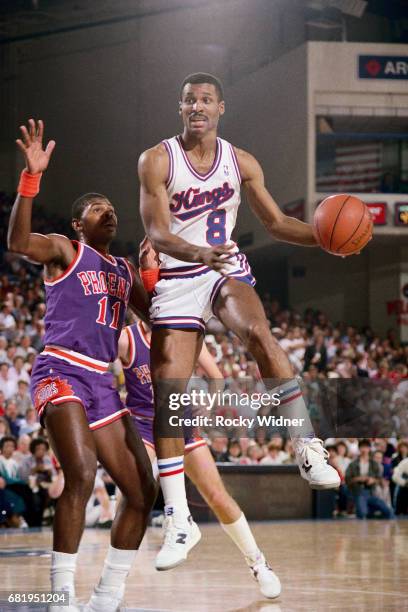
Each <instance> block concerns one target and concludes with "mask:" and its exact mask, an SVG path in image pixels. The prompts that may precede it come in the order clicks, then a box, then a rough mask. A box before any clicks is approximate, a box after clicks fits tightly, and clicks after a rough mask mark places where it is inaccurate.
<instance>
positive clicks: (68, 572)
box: [51, 550, 78, 597]
mask: <svg viewBox="0 0 408 612" xmlns="http://www.w3.org/2000/svg"><path fill="white" fill-rule="evenodd" d="M77 556H78V553H73V554H71V553H63V552H57V551H55V550H53V551H52V554H51V590H52V591H61V590H62V589H68V591H69V594H70V596H71V597H75V582H74V580H75V569H76V562H77Z"/></svg>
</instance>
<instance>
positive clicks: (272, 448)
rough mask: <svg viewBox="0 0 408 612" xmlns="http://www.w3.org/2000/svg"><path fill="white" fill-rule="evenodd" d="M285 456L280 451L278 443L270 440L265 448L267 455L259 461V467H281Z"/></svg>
mask: <svg viewBox="0 0 408 612" xmlns="http://www.w3.org/2000/svg"><path fill="white" fill-rule="evenodd" d="M285 459H287V455H286V453H285V452H284V451H282V450H281V447H280V444H279V442H275V441H274V440H272V441H271V442H269V444H268V446H267V454H266V455H265V457H263V458H262V459H261V460H260V462H259V463H260V464H261V465H282V464H283V463H284V461H285Z"/></svg>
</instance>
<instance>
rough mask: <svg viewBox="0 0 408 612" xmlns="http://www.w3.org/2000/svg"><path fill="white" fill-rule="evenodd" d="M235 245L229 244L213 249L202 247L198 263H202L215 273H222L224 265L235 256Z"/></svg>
mask: <svg viewBox="0 0 408 612" xmlns="http://www.w3.org/2000/svg"><path fill="white" fill-rule="evenodd" d="M235 252H236V245H235V244H234V243H231V244H221V245H219V246H214V247H209V248H208V247H202V248H201V249H200V261H202V262H203V263H204V264H205V265H206V266H208V267H209V268H212V269H213V270H216V271H217V272H221V274H222V273H223V269H224V268H225V263H226V262H227V261H228V260H229V259H230V258H231V257H233V256H234V255H235Z"/></svg>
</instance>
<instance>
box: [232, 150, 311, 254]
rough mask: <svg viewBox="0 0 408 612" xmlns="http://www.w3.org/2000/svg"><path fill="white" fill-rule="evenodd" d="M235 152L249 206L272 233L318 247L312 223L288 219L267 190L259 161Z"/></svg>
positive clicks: (277, 237) (297, 242)
mask: <svg viewBox="0 0 408 612" xmlns="http://www.w3.org/2000/svg"><path fill="white" fill-rule="evenodd" d="M235 151H236V154H237V157H238V163H239V167H240V172H241V176H242V183H243V185H244V188H245V190H246V193H247V196H248V201H249V204H250V206H251V208H252V210H253V211H254V213H255V214H256V216H257V217H258V218H259V220H260V221H261V222H262V224H263V225H264V227H265V228H266V229H267V230H268V232H269V233H270V234H272V236H273V237H274V238H276V239H277V240H282V241H284V242H291V243H292V244H300V245H303V246H317V240H316V238H315V236H314V233H313V228H312V226H311V225H310V224H308V223H303V221H299V220H298V219H294V218H293V217H288V216H287V215H285V214H283V212H282V211H281V210H280V208H279V206H278V205H277V204H276V202H275V200H274V199H273V198H272V196H271V194H270V193H269V192H268V190H267V189H266V187H265V180H264V175H263V172H262V168H261V166H260V165H259V163H258V162H257V160H256V159H255V158H254V157H253V156H252V155H250V154H249V153H246V152H245V151H242V150H240V149H235Z"/></svg>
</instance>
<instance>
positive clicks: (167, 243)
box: [138, 144, 234, 270]
mask: <svg viewBox="0 0 408 612" xmlns="http://www.w3.org/2000/svg"><path fill="white" fill-rule="evenodd" d="M168 166H169V161H168V156H167V152H166V150H165V147H164V145H161V144H160V145H157V146H156V147H154V148H153V149H149V150H147V151H145V152H144V153H143V154H142V155H141V157H140V159H139V165H138V171H139V179H140V214H141V217H142V220H143V225H144V228H145V230H146V234H147V235H148V237H149V238H150V240H151V242H152V245H153V248H154V249H155V250H156V251H157V252H158V253H165V254H167V255H170V256H171V257H174V258H175V259H180V260H181V261H189V262H192V263H204V264H206V265H207V266H209V267H210V268H213V269H214V270H221V268H222V267H223V265H224V264H225V257H226V256H230V255H231V254H232V250H233V248H234V245H231V246H225V245H221V246H217V247H211V248H208V247H200V246H197V245H195V244H191V243H190V242H187V241H186V240H183V239H182V238H180V237H179V236H176V235H175V234H172V233H171V232H170V229H169V228H170V211H169V200H168V196H167V191H166V180H167V174H168Z"/></svg>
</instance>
